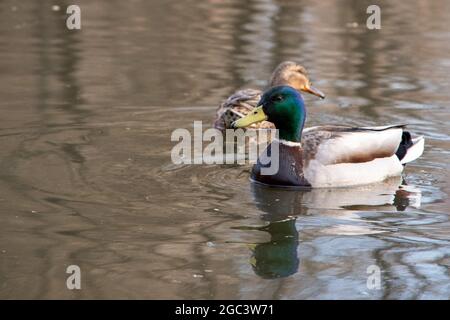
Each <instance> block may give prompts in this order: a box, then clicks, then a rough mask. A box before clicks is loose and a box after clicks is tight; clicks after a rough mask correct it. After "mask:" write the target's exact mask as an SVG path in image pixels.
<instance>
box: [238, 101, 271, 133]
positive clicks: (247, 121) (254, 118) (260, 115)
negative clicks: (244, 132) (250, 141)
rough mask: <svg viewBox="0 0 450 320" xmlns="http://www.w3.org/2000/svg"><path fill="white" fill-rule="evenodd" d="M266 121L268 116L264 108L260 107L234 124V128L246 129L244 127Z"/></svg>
mask: <svg viewBox="0 0 450 320" xmlns="http://www.w3.org/2000/svg"><path fill="white" fill-rule="evenodd" d="M264 120H267V116H266V114H265V113H264V111H263V107H262V106H259V107H257V108H255V109H254V110H253V111H252V112H251V113H249V114H248V115H246V116H245V117H243V118H241V119H239V120H236V121H235V122H233V124H232V126H233V127H234V128H244V127H248V126H249V125H251V124H253V123H256V122H261V121H264Z"/></svg>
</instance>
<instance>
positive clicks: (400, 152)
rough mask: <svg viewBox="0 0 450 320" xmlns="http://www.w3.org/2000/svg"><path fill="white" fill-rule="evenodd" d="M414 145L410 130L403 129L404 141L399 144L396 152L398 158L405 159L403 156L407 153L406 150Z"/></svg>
mask: <svg viewBox="0 0 450 320" xmlns="http://www.w3.org/2000/svg"><path fill="white" fill-rule="evenodd" d="M412 145H413V142H412V139H411V134H410V133H409V132H408V131H403V134H402V141H401V142H400V145H399V146H398V149H397V151H396V152H395V155H396V156H397V158H398V160H402V159H403V157H404V156H405V155H406V152H407V151H408V149H409V148H410V147H411V146H412Z"/></svg>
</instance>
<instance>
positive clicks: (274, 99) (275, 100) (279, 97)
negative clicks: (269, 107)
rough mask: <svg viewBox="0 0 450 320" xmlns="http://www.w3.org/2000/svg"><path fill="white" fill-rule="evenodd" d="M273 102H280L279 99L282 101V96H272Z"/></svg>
mask: <svg viewBox="0 0 450 320" xmlns="http://www.w3.org/2000/svg"><path fill="white" fill-rule="evenodd" d="M272 100H273V102H280V101H283V96H275V97H273V99H272Z"/></svg>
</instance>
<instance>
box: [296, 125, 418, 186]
mask: <svg viewBox="0 0 450 320" xmlns="http://www.w3.org/2000/svg"><path fill="white" fill-rule="evenodd" d="M361 129H370V130H369V131H355V132H342V133H339V132H337V133H338V134H336V136H332V131H330V138H328V139H327V138H325V139H324V140H323V141H321V143H320V144H319V145H318V146H317V148H316V149H315V150H314V151H315V152H316V154H315V156H314V157H313V158H312V159H310V160H309V161H308V162H307V164H306V166H305V167H304V168H303V173H304V176H305V178H306V179H307V180H308V182H309V183H310V184H311V186H312V187H313V188H325V187H345V186H355V185H362V184H369V183H374V182H379V181H383V180H385V179H387V178H389V177H394V176H399V175H401V173H402V171H403V164H404V163H407V162H410V161H412V160H415V159H417V158H418V157H419V156H420V155H421V154H422V152H423V146H424V140H423V138H422V137H419V138H417V139H414V140H413V146H412V147H410V148H409V149H408V151H407V154H406V155H405V157H404V158H403V159H402V161H400V160H399V159H398V157H397V156H396V155H395V152H396V151H397V148H398V146H399V144H400V142H401V139H402V133H403V128H402V127H370V128H367V127H366V128H361ZM372 130H374V131H372ZM314 131H321V128H320V127H312V128H308V129H306V130H305V131H304V133H306V134H308V132H309V133H310V134H314V133H313V132H314ZM331 136H332V137H331ZM309 151H310V152H311V150H309ZM305 152H308V150H305ZM371 156H372V157H371ZM364 157H367V158H368V159H370V160H369V161H365V162H364V161H355V159H364Z"/></svg>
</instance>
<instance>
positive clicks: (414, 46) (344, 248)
mask: <svg viewBox="0 0 450 320" xmlns="http://www.w3.org/2000/svg"><path fill="white" fill-rule="evenodd" d="M70 4H78V5H80V7H81V17H82V30H81V31H69V30H67V29H66V27H65V18H66V14H65V8H66V7H67V6H68V5H70ZM370 4H372V2H371V1H351V0H340V1H339V0H338V1H331V0H327V1H317V2H314V3H313V2H312V1H294V0H292V1H289V0H262V1H255V0H252V1H240V0H226V1H220V0H209V1H197V0H195V1H194V0H188V1H178V0H176V1H175V0H164V1H162V0H161V1H143V0H142V1H139V0H133V1H106V0H105V1H76V2H75V3H74V2H73V1H56V0H55V1H31V0H26V1H12V0H4V1H1V2H0V17H1V19H0V97H1V99H0V112H1V116H0V298H195V299H203V298H250V299H259V298H265V299H272V298H273V299H291V298H293V299H298V298H338V299H340V298H355V299H379V298H387V299H396V298H408V299H410V298H411V299H423V298H434V299H448V298H449V297H450V275H449V266H450V222H449V210H448V209H449V204H450V201H449V198H448V195H449V193H450V185H449V183H448V180H449V178H450V174H449V172H448V170H449V147H450V130H449V120H450V115H449V108H450V81H449V80H450V1H439V0H435V1H425V0H413V1H395V2H394V1H377V4H378V5H380V7H381V17H382V29H381V30H379V31H370V30H368V29H367V28H366V26H365V21H366V18H367V16H368V15H367V14H366V8H367V6H368V5H370ZM55 5H58V6H59V8H58V7H52V6H55ZM57 9H59V10H57ZM288 59H289V60H295V61H298V62H300V63H302V64H303V65H305V66H306V67H307V69H308V70H309V72H310V74H311V77H312V79H313V81H314V84H315V85H316V86H317V87H318V88H320V89H321V90H323V91H324V92H325V93H326V94H327V99H326V100H324V101H318V100H317V99H314V98H312V97H306V100H307V106H308V112H309V114H308V119H307V125H317V124H326V123H340V124H354V125H384V124H391V123H409V124H410V130H411V131H413V132H414V133H415V134H421V135H424V136H425V138H426V148H425V153H424V155H423V157H422V158H420V159H419V160H418V161H416V162H414V163H413V164H411V165H409V166H408V167H407V170H406V172H405V177H404V179H405V182H404V183H406V184H407V186H403V187H399V184H400V183H401V181H398V180H395V179H394V180H393V181H388V182H385V183H382V184H378V185H373V186H366V187H360V188H353V189H336V190H314V191H310V192H301V191H279V190H267V189H263V188H260V187H256V186H252V185H251V183H250V182H249V181H248V173H249V168H248V167H246V166H244V167H243V166H229V165H228V166H227V165H223V166H219V165H208V166H207V165H193V166H176V165H173V164H172V163H171V160H170V150H171V148H172V146H173V145H174V143H173V142H171V141H170V135H171V132H172V131H173V130H174V129H176V128H188V129H190V128H192V124H193V121H194V120H202V121H203V122H204V123H205V124H208V125H209V124H210V123H211V122H212V118H213V115H214V112H215V109H216V107H217V105H218V104H219V103H220V101H221V100H222V99H224V98H225V97H227V96H228V95H229V94H231V93H232V92H233V91H234V90H235V89H237V88H241V87H257V88H259V87H262V86H264V85H265V84H266V80H267V79H268V77H269V75H270V73H271V71H272V69H273V68H274V67H275V66H276V65H277V64H278V63H279V62H281V61H283V60H288ZM72 264H76V265H79V266H80V268H81V273H82V289H81V290H79V291H69V290H67V288H66V277H67V276H68V275H67V274H66V273H65V271H66V268H67V266H68V265H72ZM370 265H377V266H379V268H380V269H381V276H382V280H381V289H380V290H369V289H368V288H367V286H366V280H367V276H368V274H367V272H366V271H367V268H368V266H370Z"/></svg>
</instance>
